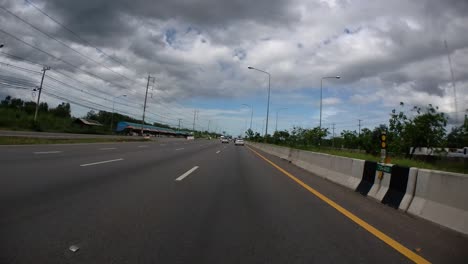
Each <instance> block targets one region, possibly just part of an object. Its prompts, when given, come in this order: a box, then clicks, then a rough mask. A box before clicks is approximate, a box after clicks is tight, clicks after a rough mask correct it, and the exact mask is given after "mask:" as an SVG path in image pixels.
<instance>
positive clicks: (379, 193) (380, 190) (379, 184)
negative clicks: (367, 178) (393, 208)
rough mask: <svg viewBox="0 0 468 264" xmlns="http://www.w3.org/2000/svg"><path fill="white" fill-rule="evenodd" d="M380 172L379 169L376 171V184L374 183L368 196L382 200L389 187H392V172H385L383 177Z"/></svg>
mask: <svg viewBox="0 0 468 264" xmlns="http://www.w3.org/2000/svg"><path fill="white" fill-rule="evenodd" d="M379 173H380V172H379V171H375V172H374V185H372V187H371V189H370V190H369V193H368V194H367V196H370V197H372V198H375V199H376V200H378V201H379V202H380V201H382V199H383V198H384V196H385V194H386V193H387V191H388V188H389V187H390V178H391V174H389V173H386V172H385V173H384V174H383V177H382V178H379V177H378V174H379Z"/></svg>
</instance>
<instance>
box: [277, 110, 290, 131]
mask: <svg viewBox="0 0 468 264" xmlns="http://www.w3.org/2000/svg"><path fill="white" fill-rule="evenodd" d="M286 109H288V108H286V107H283V108H279V109H276V124H275V132H276V131H278V112H279V111H281V110H286Z"/></svg>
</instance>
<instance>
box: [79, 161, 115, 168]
mask: <svg viewBox="0 0 468 264" xmlns="http://www.w3.org/2000/svg"><path fill="white" fill-rule="evenodd" d="M121 160H124V159H113V160H105V161H98V162H93V163H87V164H81V165H80V167H86V166H93V165H99V164H103V163H109V162H116V161H121Z"/></svg>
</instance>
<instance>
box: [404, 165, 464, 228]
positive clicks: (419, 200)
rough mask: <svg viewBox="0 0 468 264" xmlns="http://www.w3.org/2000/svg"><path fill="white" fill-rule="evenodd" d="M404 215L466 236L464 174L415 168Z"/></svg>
mask: <svg viewBox="0 0 468 264" xmlns="http://www.w3.org/2000/svg"><path fill="white" fill-rule="evenodd" d="M407 212H408V213H410V214H413V215H417V216H419V217H422V218H425V219H427V220H430V221H432V222H435V223H438V224H440V225H443V226H446V227H449V228H451V229H454V230H456V231H459V232H462V233H464V234H468V175H465V174H460V173H450V172H442V171H433V170H426V169H419V170H418V173H417V180H416V192H415V195H414V198H413V200H412V201H411V204H410V206H409V208H408V211H407Z"/></svg>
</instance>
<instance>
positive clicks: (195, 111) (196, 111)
mask: <svg viewBox="0 0 468 264" xmlns="http://www.w3.org/2000/svg"><path fill="white" fill-rule="evenodd" d="M197 114H198V110H193V128H192V130H193V132H195V118H197V119H198V117H197Z"/></svg>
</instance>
